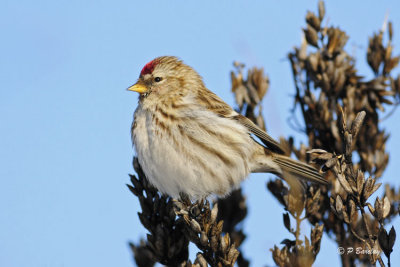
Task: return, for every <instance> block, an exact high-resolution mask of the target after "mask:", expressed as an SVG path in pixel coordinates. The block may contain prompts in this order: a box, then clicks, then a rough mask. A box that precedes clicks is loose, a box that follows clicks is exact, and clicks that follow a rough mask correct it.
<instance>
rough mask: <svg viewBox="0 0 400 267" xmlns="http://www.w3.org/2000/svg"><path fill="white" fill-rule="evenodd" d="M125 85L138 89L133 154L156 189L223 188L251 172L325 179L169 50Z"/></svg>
mask: <svg viewBox="0 0 400 267" xmlns="http://www.w3.org/2000/svg"><path fill="white" fill-rule="evenodd" d="M128 90H130V91H135V92H138V93H140V96H139V104H138V107H137V109H136V111H135V114H134V120H133V123H132V141H133V144H134V146H135V149H136V152H137V156H138V160H139V163H140V165H141V167H142V169H143V171H144V173H145V175H146V177H147V179H148V180H149V181H150V182H151V183H152V184H153V185H154V186H155V187H156V188H157V189H158V190H159V191H161V192H162V193H165V194H168V195H169V196H171V197H174V198H178V197H179V195H180V193H184V194H186V195H188V196H189V197H190V198H191V199H199V198H204V197H207V196H209V195H210V194H216V195H219V196H226V195H227V194H229V192H230V191H232V190H233V189H235V188H237V187H238V186H239V184H240V182H241V181H243V180H244V179H245V178H246V177H247V176H248V175H249V174H250V173H255V172H269V173H274V174H276V175H278V176H280V177H282V176H283V175H284V174H285V175H286V174H288V175H291V176H293V177H296V178H300V179H305V180H309V181H312V182H318V183H322V184H326V183H327V182H326V180H324V179H323V178H322V177H321V175H320V174H319V172H318V171H317V170H316V169H314V168H313V167H311V166H309V165H307V164H305V163H302V162H300V161H297V160H293V159H291V158H289V157H287V156H284V155H282V154H283V149H282V148H281V146H280V144H279V143H278V142H276V141H275V140H274V139H272V138H271V137H270V136H269V135H268V134H267V133H266V132H265V131H263V130H262V129H260V128H259V127H257V126H256V125H255V124H254V123H253V122H252V121H250V120H249V119H247V118H246V117H244V116H242V115H241V114H239V113H237V112H236V111H234V110H233V109H232V108H231V107H230V106H229V105H228V104H226V103H225V102H224V101H223V100H221V99H220V98H219V97H218V96H217V95H215V94H214V93H213V92H211V91H210V90H208V89H207V88H206V87H205V85H204V83H203V80H202V78H201V77H200V75H199V74H198V73H197V72H196V71H195V70H194V69H192V68H191V67H189V66H188V65H186V64H184V63H183V62H182V61H181V60H179V59H178V58H176V57H170V56H165V57H158V58H156V59H154V60H152V61H150V62H149V63H147V64H146V65H145V66H144V68H143V69H142V71H141V73H140V76H139V79H138V81H137V82H136V84H134V85H132V86H131V87H129V88H128ZM252 135H254V136H256V137H258V138H259V139H260V140H261V141H262V142H263V144H264V145H265V146H263V145H261V144H260V143H258V142H256V141H255V140H254V139H253V138H252Z"/></svg>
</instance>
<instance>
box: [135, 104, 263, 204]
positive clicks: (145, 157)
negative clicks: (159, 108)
mask: <svg viewBox="0 0 400 267" xmlns="http://www.w3.org/2000/svg"><path fill="white" fill-rule="evenodd" d="M185 118H187V119H186V120H185V122H184V123H182V122H181V123H180V124H179V123H178V122H173V123H172V124H171V123H169V124H168V125H169V127H168V129H169V132H168V133H166V132H163V131H161V129H160V127H159V126H157V125H156V123H155V121H154V119H153V116H152V113H150V112H149V111H146V110H143V109H141V108H138V109H137V110H136V112H135V124H136V126H135V127H134V129H133V134H132V138H133V143H134V145H135V149H136V152H137V156H138V159H139V163H140V165H141V167H142V169H143V171H144V173H145V174H146V177H147V178H148V179H149V181H150V182H151V183H152V184H153V185H154V186H155V187H156V188H157V189H158V190H159V191H161V192H162V193H166V194H168V195H170V196H172V197H174V198H177V197H179V193H181V192H182V193H185V194H187V195H189V196H190V197H191V198H192V199H198V198H202V197H207V196H208V195H210V194H217V195H226V194H228V193H229V192H230V191H231V190H232V189H234V188H236V187H238V186H239V184H240V182H241V181H242V180H243V179H244V178H246V177H247V175H248V174H249V163H248V162H249V158H250V157H251V155H252V153H253V152H254V149H255V148H254V144H255V143H254V141H253V140H252V139H251V138H250V136H249V135H248V133H247V130H246V129H245V128H244V127H243V126H242V125H240V124H238V123H236V122H234V121H232V120H230V119H227V118H221V117H218V116H217V115H215V114H213V113H211V112H209V111H204V110H201V111H191V113H190V114H185ZM188 118H190V119H188Z"/></svg>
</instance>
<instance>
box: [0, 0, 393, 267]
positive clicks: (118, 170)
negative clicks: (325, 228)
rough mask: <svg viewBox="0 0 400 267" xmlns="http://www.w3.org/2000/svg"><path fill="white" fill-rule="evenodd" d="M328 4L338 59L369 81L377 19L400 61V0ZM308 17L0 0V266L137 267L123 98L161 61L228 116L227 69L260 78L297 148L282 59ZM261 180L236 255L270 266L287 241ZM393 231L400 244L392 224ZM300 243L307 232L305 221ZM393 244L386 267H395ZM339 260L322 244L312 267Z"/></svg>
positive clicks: (258, 7) (251, 8)
mask: <svg viewBox="0 0 400 267" xmlns="http://www.w3.org/2000/svg"><path fill="white" fill-rule="evenodd" d="M326 7H327V15H326V17H327V18H328V19H329V23H330V24H334V25H339V26H340V27H341V28H342V29H344V30H346V31H347V33H348V34H349V35H350V36H351V39H350V40H349V42H348V46H347V49H348V51H350V53H352V54H353V55H355V57H356V58H357V59H358V60H359V61H358V63H357V66H358V67H359V69H360V70H361V73H363V74H365V75H366V76H367V77H371V75H372V73H371V71H370V70H369V69H368V68H367V66H366V63H365V51H366V48H367V40H368V36H370V35H371V34H372V32H376V31H378V30H379V29H380V28H381V26H382V23H383V21H384V17H385V14H389V18H390V19H391V20H392V21H393V23H394V36H395V38H394V44H395V53H396V54H399V53H400V50H399V47H400V41H399V40H400V39H399V37H398V36H400V4H399V2H398V1H333V0H332V1H328V2H327V3H326ZM307 10H313V11H316V10H317V1H316V0H312V1H228V0H225V1H210V0H209V1H183V0H180V1H122V0H121V1H76V0H72V1H71V0H68V1H50V0H49V1H7V0H2V1H1V2H0V34H1V42H0V53H1V57H0V86H1V89H0V266H8V267H12V266H18V267H19V266H133V265H134V264H133V262H132V259H131V257H132V255H131V252H130V251H129V248H128V245H127V243H128V241H129V240H132V241H135V242H137V241H138V240H139V238H140V237H144V236H145V233H146V232H145V230H144V229H143V227H142V226H141V225H140V224H139V221H138V218H137V215H136V213H137V212H138V211H139V207H138V201H137V199H136V198H135V197H133V196H132V195H131V194H130V192H129V191H128V190H127V188H126V186H125V183H128V182H129V178H128V173H133V170H132V166H131V160H132V156H133V150H132V147H131V141H130V124H131V121H132V113H133V111H134V109H135V108H136V103H137V95H136V94H134V93H131V92H127V91H125V88H127V87H128V86H129V85H131V84H132V83H133V82H135V81H136V79H137V77H138V75H139V72H140V70H141V68H142V67H143V65H144V64H145V63H146V62H148V61H149V60H151V59H152V58H154V57H156V56H160V55H176V56H179V57H181V58H182V59H184V60H185V61H186V62H187V63H188V64H190V65H192V66H193V67H194V68H195V69H196V70H198V71H199V73H200V74H201V75H202V76H203V77H204V80H205V83H206V85H207V86H208V87H209V88H210V89H212V90H213V91H215V92H216V93H217V94H218V95H220V96H221V97H222V98H223V99H225V100H226V101H227V102H228V103H229V104H231V105H233V104H234V102H233V97H232V95H231V93H230V78H229V71H230V70H232V62H233V60H239V61H241V62H244V63H246V64H247V66H253V65H256V66H262V67H264V68H265V70H266V72H267V73H268V74H269V76H270V79H271V88H270V91H269V93H268V95H267V97H266V99H265V102H264V107H265V108H264V115H265V117H266V120H267V126H268V129H269V131H270V133H271V135H272V136H274V137H279V136H280V135H284V136H289V135H293V134H294V135H296V136H297V138H300V139H302V140H304V138H302V137H300V136H298V134H297V133H295V132H294V131H293V130H292V129H291V128H290V127H289V126H288V125H287V123H286V118H287V117H288V116H289V109H290V108H291V107H292V98H291V95H292V94H293V92H294V88H293V82H292V77H291V72H290V67H289V62H288V61H287V60H286V54H287V53H288V52H289V51H290V49H291V48H292V47H293V46H294V45H299V44H300V42H301V32H302V31H301V28H302V27H304V25H305V22H304V17H305V14H306V11H307ZM396 71H397V73H398V72H399V69H397V70H396ZM399 120H400V111H399V110H398V111H397V113H395V115H394V116H393V117H391V118H390V119H388V120H386V121H385V122H384V123H383V124H384V125H385V127H387V129H388V130H389V131H390V132H391V138H390V139H389V141H388V145H387V149H388V151H389V152H390V155H391V161H390V163H389V167H388V168H387V171H386V172H385V173H384V177H383V179H382V180H381V181H382V182H390V183H392V184H395V185H396V186H397V188H398V187H399V184H400V183H399V180H398V172H396V169H395V168H396V166H395V163H396V162H397V163H399V159H400V153H399V152H398V149H399V148H400V141H399V140H400V133H399V132H400V128H399ZM269 178H272V176H271V175H257V176H252V177H251V178H250V179H249V180H248V181H246V182H245V183H244V189H245V192H246V194H247V195H248V205H249V216H248V218H247V219H246V221H245V223H244V227H245V231H246V233H248V238H247V240H246V242H245V244H244V250H245V255H246V256H247V257H249V258H250V259H251V260H252V264H253V265H252V266H262V265H265V264H267V265H274V264H273V261H272V258H271V253H270V252H269V248H271V247H273V245H274V244H277V245H279V243H280V242H281V240H282V239H284V238H288V237H290V235H289V234H288V232H286V230H285V229H284V227H283V225H282V213H283V212H284V211H283V209H282V207H281V206H280V205H279V204H278V202H277V201H276V200H275V199H274V198H273V197H272V196H271V194H270V193H268V192H266V187H265V183H266V181H267V180H268V179H269ZM257 203H262V205H260V204H257ZM394 224H395V227H396V230H397V232H398V236H400V223H399V220H398V219H397V220H395V221H394ZM268 229H278V230H274V231H269V230H268ZM303 234H307V235H309V227H308V226H307V224H304V225H303ZM399 243H400V238H398V240H397V241H396V247H395V252H394V253H393V254H392V255H393V256H392V257H393V266H400V256H399V255H400V246H399ZM336 249H337V247H336V245H335V243H333V242H332V241H330V240H329V238H328V236H327V235H324V237H323V242H322V248H321V252H320V254H319V256H318V258H317V261H316V263H315V265H316V266H335V265H338V264H339V256H338V254H337V252H336ZM193 256H194V255H192V257H193ZM192 259H193V258H192Z"/></svg>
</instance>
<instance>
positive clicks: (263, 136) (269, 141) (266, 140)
mask: <svg viewBox="0 0 400 267" xmlns="http://www.w3.org/2000/svg"><path fill="white" fill-rule="evenodd" d="M232 118H233V119H235V120H237V121H238V122H239V123H240V124H242V125H243V126H245V127H246V128H247V129H248V130H249V131H250V132H251V133H252V134H254V135H255V136H257V137H258V138H260V140H261V142H263V144H264V145H266V146H267V147H268V148H269V149H271V150H272V151H274V152H276V153H279V154H285V150H284V149H283V147H282V146H281V144H279V143H278V142H277V141H276V140H275V139H273V138H272V137H271V136H269V134H267V133H266V132H265V131H264V130H262V129H261V128H260V127H258V126H257V125H256V124H254V123H253V122H252V121H251V120H250V119H248V118H246V117H245V116H243V115H241V114H238V115H236V116H233V117H232Z"/></svg>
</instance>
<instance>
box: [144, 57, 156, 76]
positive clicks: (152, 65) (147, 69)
mask: <svg viewBox="0 0 400 267" xmlns="http://www.w3.org/2000/svg"><path fill="white" fill-rule="evenodd" d="M157 63H158V62H157V61H156V60H152V61H150V62H149V63H147V64H146V65H144V67H143V69H142V71H141V72H140V75H141V76H142V75H146V74H151V73H152V72H153V70H154V68H155V67H156V65H157Z"/></svg>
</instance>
